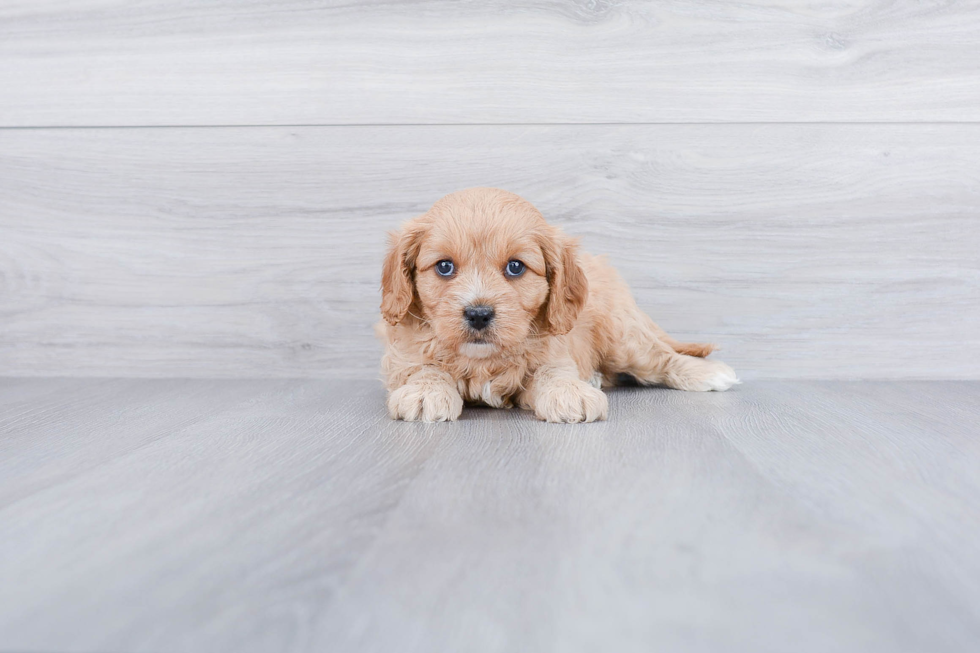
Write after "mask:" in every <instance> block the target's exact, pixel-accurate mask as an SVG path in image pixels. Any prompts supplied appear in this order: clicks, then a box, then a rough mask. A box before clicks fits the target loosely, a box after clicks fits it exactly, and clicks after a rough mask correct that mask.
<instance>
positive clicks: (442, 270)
mask: <svg viewBox="0 0 980 653" xmlns="http://www.w3.org/2000/svg"><path fill="white" fill-rule="evenodd" d="M455 271H456V266H455V265H453V262H452V261H449V260H446V261H439V262H438V263H436V274H438V275H439V276H440V277H451V276H453V272H455Z"/></svg>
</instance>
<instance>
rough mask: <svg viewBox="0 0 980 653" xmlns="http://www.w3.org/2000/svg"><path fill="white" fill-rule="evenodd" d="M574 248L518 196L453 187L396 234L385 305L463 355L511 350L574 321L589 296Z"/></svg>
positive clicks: (392, 315) (388, 312) (386, 271)
mask: <svg viewBox="0 0 980 653" xmlns="http://www.w3.org/2000/svg"><path fill="white" fill-rule="evenodd" d="M576 249H577V245H576V243H575V241H573V240H572V239H570V238H568V237H567V236H565V235H564V234H562V233H561V232H560V231H559V230H558V229H557V228H555V227H552V226H550V225H548V224H547V223H546V222H545V221H544V218H543V217H542V216H541V213H539V212H538V210H537V209H535V208H534V207H533V206H532V205H531V204H530V203H529V202H527V201H525V200H523V199H521V198H520V197H518V196H517V195H514V194H512V193H508V192H505V191H501V190H496V189H492V188H473V189H469V190H464V191H460V192H458V193H453V194H452V195H447V196H446V197H443V198H442V199H441V200H439V201H438V202H436V203H435V205H434V206H433V207H432V208H431V209H429V211H428V212H427V213H426V214H424V215H422V216H419V217H418V218H415V219H414V220H411V221H409V222H408V223H406V224H405V225H404V226H403V228H402V230H401V231H400V232H398V233H396V234H392V240H391V247H390V249H389V251H388V255H387V256H386V257H385V262H384V268H383V270H382V276H381V294H382V299H381V314H382V315H383V316H384V319H385V320H386V321H387V322H388V323H389V324H393V325H394V324H399V323H400V322H402V321H403V320H414V321H416V322H418V323H423V322H427V323H428V324H430V325H431V327H432V329H433V331H434V333H435V335H436V338H437V339H438V340H439V341H440V342H442V343H443V344H444V345H446V346H448V347H449V348H450V349H452V350H454V351H457V352H458V353H459V354H461V355H463V356H467V357H470V358H487V357H490V356H493V355H495V354H501V353H502V354H506V353H507V352H509V351H514V350H517V349H520V348H521V346H522V345H523V344H524V343H525V341H526V340H527V339H528V338H529V337H533V336H537V335H540V334H552V335H559V334H564V333H567V332H568V331H569V330H570V329H571V328H572V326H573V325H574V323H575V318H576V316H577V315H578V312H579V310H580V309H581V308H582V306H583V305H584V304H585V300H586V297H587V295H588V282H587V281H586V277H585V273H584V271H583V270H582V268H581V266H580V265H579V263H578V261H577V258H576Z"/></svg>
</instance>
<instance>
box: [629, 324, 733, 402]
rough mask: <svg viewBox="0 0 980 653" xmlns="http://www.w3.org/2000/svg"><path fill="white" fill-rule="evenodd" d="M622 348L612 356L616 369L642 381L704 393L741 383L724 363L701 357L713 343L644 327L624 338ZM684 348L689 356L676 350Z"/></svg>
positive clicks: (711, 348) (682, 350) (709, 351)
mask: <svg viewBox="0 0 980 653" xmlns="http://www.w3.org/2000/svg"><path fill="white" fill-rule="evenodd" d="M658 330H659V329H658ZM661 334H662V335H661ZM678 345H679V346H678ZM624 349H625V351H623V350H621V351H620V352H618V354H619V355H618V356H616V358H619V359H620V361H621V367H622V369H620V370H617V371H621V372H625V373H627V374H631V375H632V376H633V377H635V378H636V380H637V381H639V382H640V383H643V384H659V383H662V384H664V385H666V386H668V387H670V388H676V389H678V390H693V391H697V392H706V391H709V390H717V391H723V390H728V389H729V388H730V387H732V386H733V385H735V384H737V383H741V382H740V381H739V380H738V377H737V376H735V370H733V369H732V368H731V367H729V366H728V365H726V364H724V363H722V362H721V361H716V360H707V359H705V358H703V356H707V355H708V354H709V353H711V351H712V350H713V349H714V345H693V344H692V345H687V344H685V343H679V342H677V341H676V340H674V339H673V338H670V336H667V335H666V334H663V332H662V331H661V332H660V334H656V333H654V332H651V331H650V330H647V329H644V330H642V335H640V336H639V337H635V338H628V339H627V343H626V347H625V348H624ZM685 350H686V351H691V353H692V354H693V355H687V354H686V353H678V352H685Z"/></svg>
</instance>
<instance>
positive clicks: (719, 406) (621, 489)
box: [0, 379, 980, 653]
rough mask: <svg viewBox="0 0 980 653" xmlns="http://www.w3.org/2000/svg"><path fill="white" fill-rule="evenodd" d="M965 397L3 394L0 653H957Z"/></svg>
mask: <svg viewBox="0 0 980 653" xmlns="http://www.w3.org/2000/svg"><path fill="white" fill-rule="evenodd" d="M978 396H980V383H978V382H887V383H886V382H877V383H840V382H813V381H809V382H803V381H794V382H790V381H778V382H777V381H772V382H752V383H746V384H745V385H742V386H740V387H738V388H736V389H735V390H733V391H731V392H729V393H725V394H714V393H712V394H687V393H682V392H676V391H669V390H663V389H635V388H623V389H616V390H613V391H611V393H610V398H611V407H610V408H611V409H610V413H611V418H610V420H609V421H608V422H605V423H601V424H596V425H587V426H556V425H546V424H541V423H538V422H536V421H534V420H533V419H531V418H530V417H529V415H527V414H526V413H521V412H510V411H494V410H490V409H469V410H467V411H466V412H464V415H463V418H464V419H463V420H462V421H461V422H458V423H455V424H440V425H418V424H405V423H393V422H390V421H389V420H388V419H387V418H386V417H385V415H384V414H383V412H382V391H381V388H380V385H379V384H378V383H376V382H371V381H363V382H340V381H323V380H320V381H317V380H303V381H290V380H263V381H247V380H243V381H228V380H224V381H200V380H196V381H184V380H144V381H134V380H108V379H102V380H94V379H75V380H69V379H45V380H42V379H36V380H23V379H19V380H18V379H7V380H0V649H2V650H5V651H7V650H30V651H208V652H211V651H332V652H334V651H379V652H382V651H384V652H389V651H617V652H619V651H650V650H660V651H708V650H725V651H752V652H757V651H773V652H780V653H782V652H785V651H819V652H825V651H929V652H936V651H976V650H980V473H978V471H980V401H977V398H978Z"/></svg>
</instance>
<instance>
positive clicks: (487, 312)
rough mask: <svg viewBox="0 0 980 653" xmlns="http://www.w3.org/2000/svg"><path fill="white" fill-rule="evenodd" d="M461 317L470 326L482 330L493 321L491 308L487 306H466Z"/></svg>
mask: <svg viewBox="0 0 980 653" xmlns="http://www.w3.org/2000/svg"><path fill="white" fill-rule="evenodd" d="M463 317H465V318H466V321H467V322H469V323H470V326H471V327H473V328H474V329H476V330H477V331H483V330H484V329H486V328H487V327H488V326H489V325H490V322H492V321H493V309H492V308H490V307H489V306H467V307H466V308H464V309H463Z"/></svg>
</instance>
